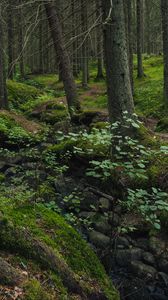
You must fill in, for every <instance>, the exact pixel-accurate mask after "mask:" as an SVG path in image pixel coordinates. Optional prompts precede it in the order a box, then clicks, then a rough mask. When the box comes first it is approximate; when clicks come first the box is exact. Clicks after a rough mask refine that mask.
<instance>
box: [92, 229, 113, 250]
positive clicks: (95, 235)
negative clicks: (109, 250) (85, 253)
mask: <svg viewBox="0 0 168 300" xmlns="http://www.w3.org/2000/svg"><path fill="white" fill-rule="evenodd" d="M89 240H90V242H91V243H93V244H94V245H95V246H96V247H98V248H106V247H108V246H109V244H110V238H109V237H108V236H106V235H105V234H103V233H101V232H98V231H96V230H92V231H90V232H89Z"/></svg>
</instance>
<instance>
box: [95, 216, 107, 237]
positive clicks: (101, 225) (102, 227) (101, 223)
mask: <svg viewBox="0 0 168 300" xmlns="http://www.w3.org/2000/svg"><path fill="white" fill-rule="evenodd" d="M93 227H94V228H95V229H96V230H97V231H99V232H101V233H104V234H106V235H109V234H110V232H111V226H110V225H109V223H108V221H107V218H106V217H105V216H101V218H100V220H98V221H96V222H95V223H94V224H93Z"/></svg>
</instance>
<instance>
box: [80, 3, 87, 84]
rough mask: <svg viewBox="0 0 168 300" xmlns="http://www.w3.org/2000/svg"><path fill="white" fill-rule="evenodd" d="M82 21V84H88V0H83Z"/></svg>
mask: <svg viewBox="0 0 168 300" xmlns="http://www.w3.org/2000/svg"><path fill="white" fill-rule="evenodd" d="M81 23H82V33H83V36H82V37H83V40H82V86H83V87H84V88H86V87H87V85H88V51H87V43H88V38H87V29H88V28H87V1H85V0H81Z"/></svg>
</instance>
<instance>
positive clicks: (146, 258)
mask: <svg viewBox="0 0 168 300" xmlns="http://www.w3.org/2000/svg"><path fill="white" fill-rule="evenodd" d="M142 258H143V261H144V262H145V263H147V264H149V265H151V266H154V265H155V258H154V256H153V254H151V253H150V252H144V253H143V254H142Z"/></svg>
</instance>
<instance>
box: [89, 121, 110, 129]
mask: <svg viewBox="0 0 168 300" xmlns="http://www.w3.org/2000/svg"><path fill="white" fill-rule="evenodd" d="M108 125H109V123H108V122H103V121H102V122H101V121H100V122H95V123H92V124H91V128H97V129H99V130H101V129H106V128H107V126H108Z"/></svg>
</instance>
